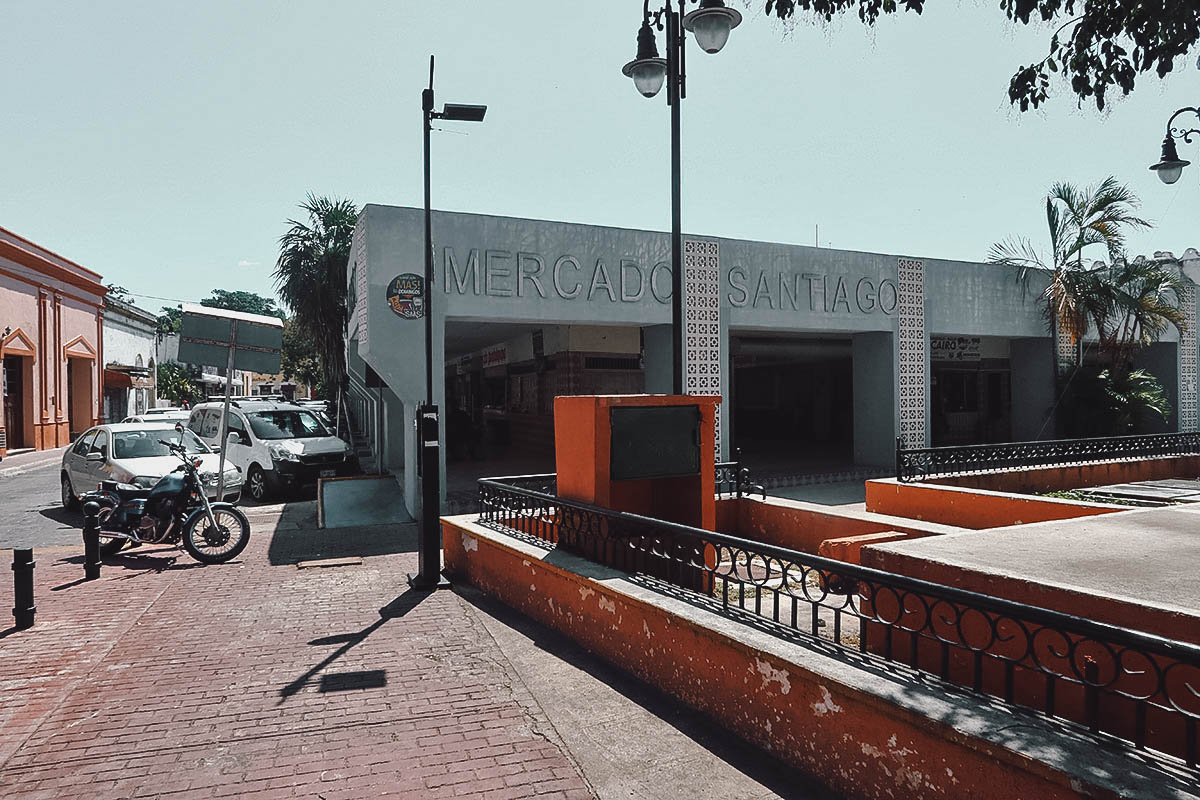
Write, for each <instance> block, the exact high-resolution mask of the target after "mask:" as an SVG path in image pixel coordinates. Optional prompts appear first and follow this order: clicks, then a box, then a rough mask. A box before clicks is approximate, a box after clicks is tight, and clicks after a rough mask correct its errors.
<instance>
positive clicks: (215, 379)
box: [195, 372, 236, 386]
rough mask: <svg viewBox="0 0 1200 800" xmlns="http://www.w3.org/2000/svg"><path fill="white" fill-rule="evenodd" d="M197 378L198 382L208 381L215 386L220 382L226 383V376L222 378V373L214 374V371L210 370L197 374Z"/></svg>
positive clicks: (222, 384) (221, 383)
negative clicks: (210, 371)
mask: <svg viewBox="0 0 1200 800" xmlns="http://www.w3.org/2000/svg"><path fill="white" fill-rule="evenodd" d="M195 380H196V382H197V383H208V384H211V385H213V386H216V385H218V384H220V385H221V386H224V385H225V379H224V378H222V377H221V376H220V375H213V374H212V373H209V372H201V373H200V374H199V375H197V376H196V377H195ZM235 383H236V381H235Z"/></svg>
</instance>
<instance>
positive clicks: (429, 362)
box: [421, 56, 433, 406]
mask: <svg viewBox="0 0 1200 800" xmlns="http://www.w3.org/2000/svg"><path fill="white" fill-rule="evenodd" d="M432 115H433V56H430V57H429V88H428V89H425V90H424V91H422V92H421V119H422V124H421V133H422V135H423V137H424V140H425V404H426V405H430V406H431V405H433V303H432V301H433V220H432V217H433V214H432V211H431V210H430V206H429V120H430V118H431V117H432Z"/></svg>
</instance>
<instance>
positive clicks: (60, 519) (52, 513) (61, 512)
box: [38, 505, 83, 535]
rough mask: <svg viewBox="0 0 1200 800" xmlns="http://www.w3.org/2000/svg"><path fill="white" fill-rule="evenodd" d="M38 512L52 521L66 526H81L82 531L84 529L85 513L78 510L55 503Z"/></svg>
mask: <svg viewBox="0 0 1200 800" xmlns="http://www.w3.org/2000/svg"><path fill="white" fill-rule="evenodd" d="M38 513H39V514H41V515H42V516H43V517H45V518H46V519H48V520H51V521H52V522H57V523H58V524H59V525H62V526H63V527H64V528H79V530H80V531H82V530H83V515H82V514H80V513H79V512H78V511H67V510H66V509H65V508H63V507H62V506H60V505H54V506H48V507H47V508H43V509H41V510H39V511H38ZM81 535H82V534H81Z"/></svg>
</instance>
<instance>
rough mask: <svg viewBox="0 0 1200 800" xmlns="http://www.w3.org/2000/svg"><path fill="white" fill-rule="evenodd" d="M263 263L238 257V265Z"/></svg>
mask: <svg viewBox="0 0 1200 800" xmlns="http://www.w3.org/2000/svg"><path fill="white" fill-rule="evenodd" d="M261 263H262V262H261V261H247V260H246V259H244V258H241V259H238V263H237V265H238V266H239V267H257V266H258V265H259V264H261Z"/></svg>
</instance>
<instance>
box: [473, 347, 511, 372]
mask: <svg viewBox="0 0 1200 800" xmlns="http://www.w3.org/2000/svg"><path fill="white" fill-rule="evenodd" d="M479 361H480V363H481V364H482V365H483V368H484V369H487V368H488V367H502V366H504V365H505V364H507V363H508V345H506V344H501V345H497V346H496V347H489V348H488V349H487V350H484V351H483V354H482V355H481V356H480V357H479Z"/></svg>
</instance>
